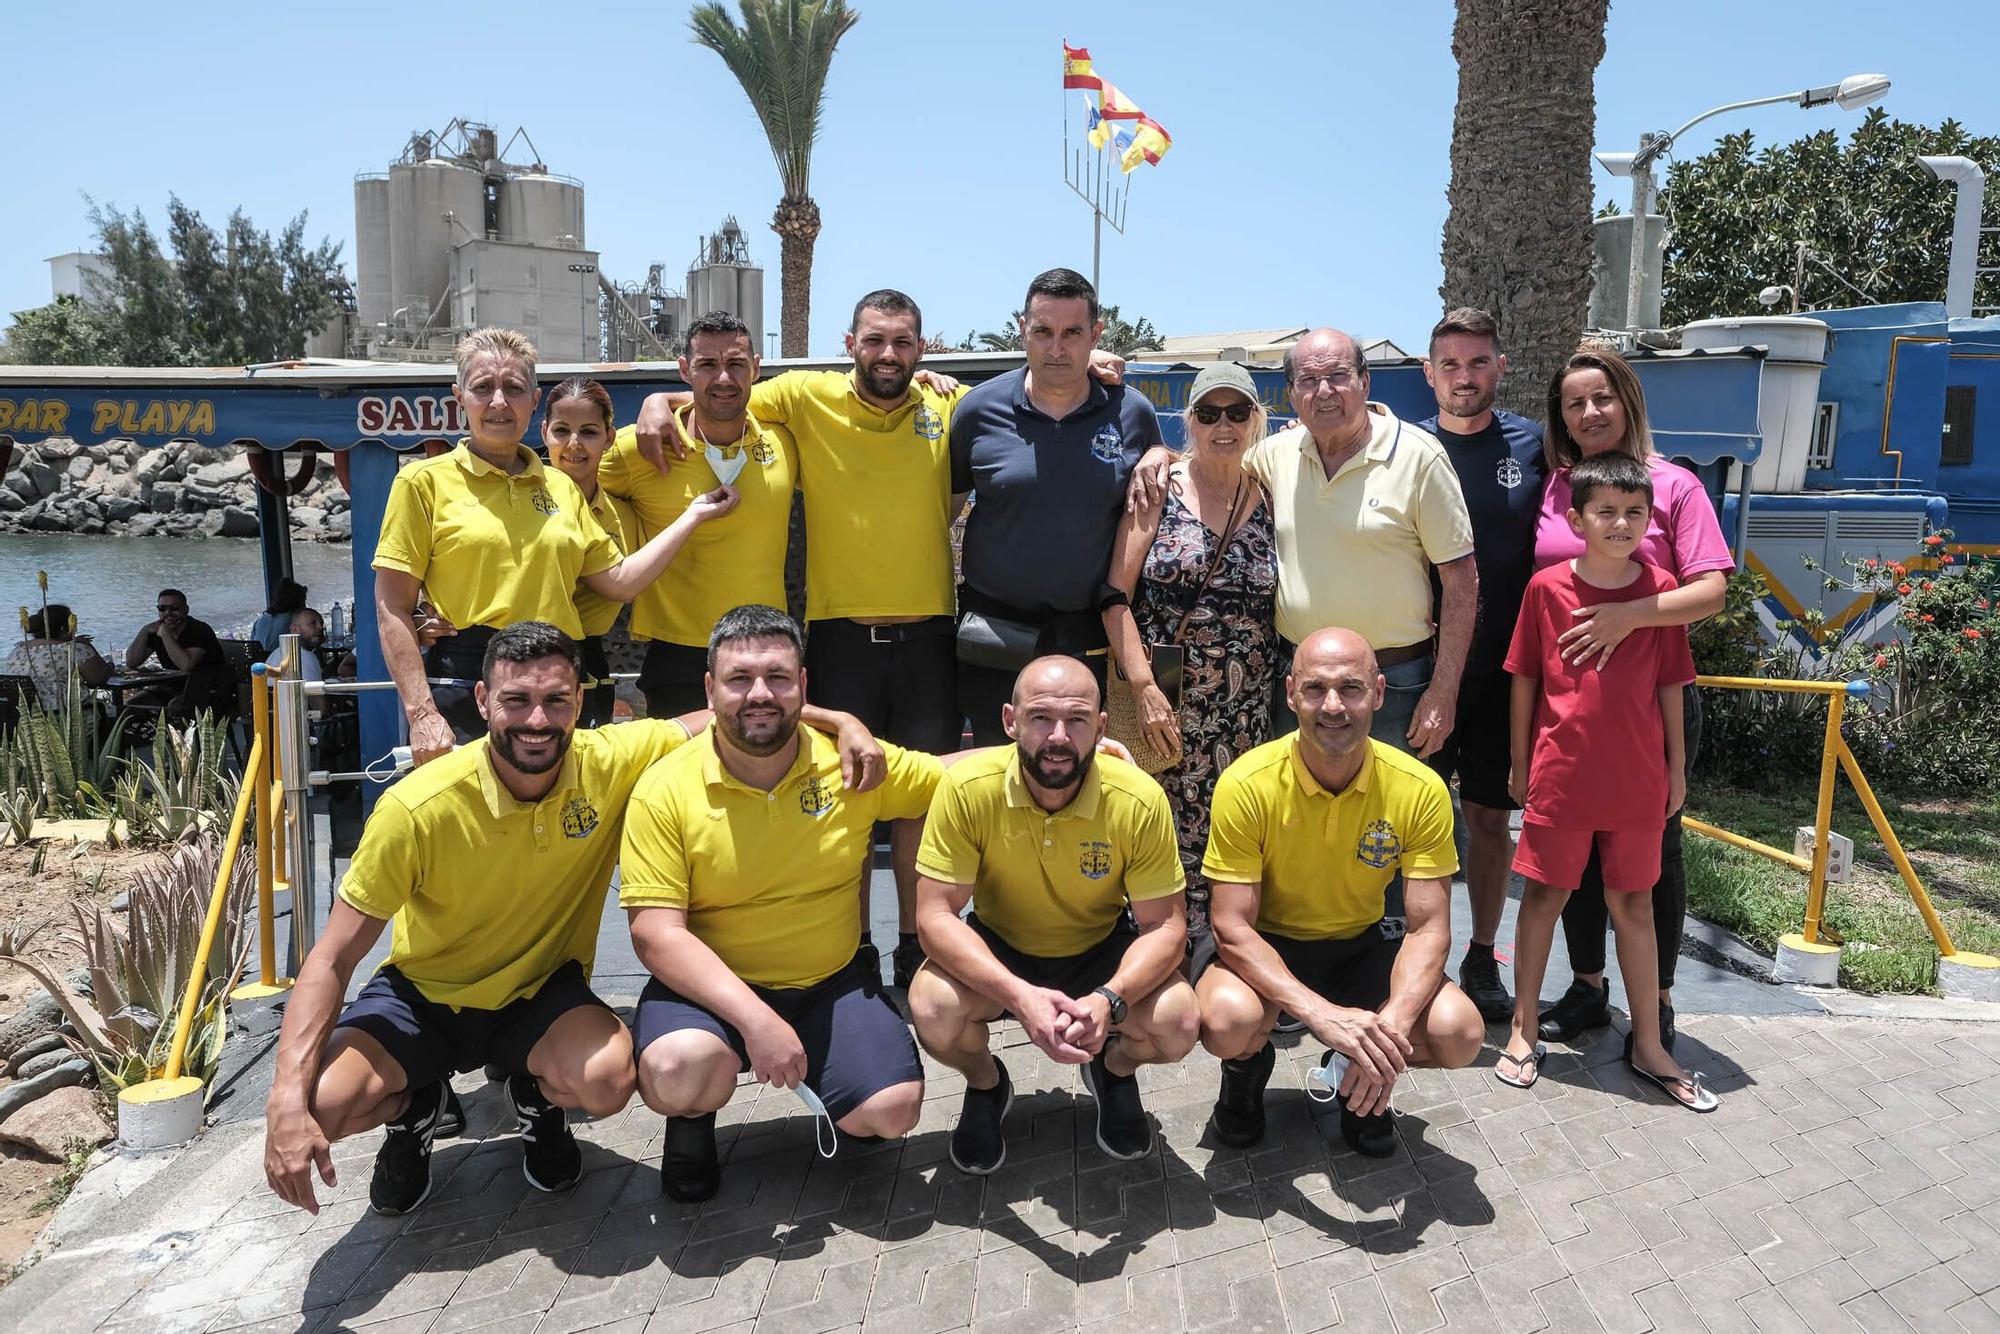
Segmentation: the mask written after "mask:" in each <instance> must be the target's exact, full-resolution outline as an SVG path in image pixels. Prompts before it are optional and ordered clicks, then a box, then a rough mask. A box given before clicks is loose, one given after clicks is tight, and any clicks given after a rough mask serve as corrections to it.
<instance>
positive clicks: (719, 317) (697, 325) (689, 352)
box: [681, 310, 757, 357]
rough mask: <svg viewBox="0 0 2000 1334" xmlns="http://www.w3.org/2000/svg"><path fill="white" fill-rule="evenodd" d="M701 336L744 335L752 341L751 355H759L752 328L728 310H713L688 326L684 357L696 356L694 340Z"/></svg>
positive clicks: (682, 347)
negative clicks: (751, 335) (751, 334)
mask: <svg viewBox="0 0 2000 1334" xmlns="http://www.w3.org/2000/svg"><path fill="white" fill-rule="evenodd" d="M700 334H742V335H743V336H744V337H745V338H748V339H750V355H751V356H753V357H754V356H756V355H757V340H756V339H754V338H750V326H749V325H747V324H745V323H744V322H743V321H742V320H739V319H737V318H736V317H735V316H734V315H731V314H730V313H729V312H728V311H726V310H711V311H709V312H708V314H706V315H704V316H702V317H701V318H700V319H698V320H696V321H694V322H693V323H692V324H690V325H688V327H687V333H686V334H685V335H683V336H682V338H681V355H682V356H684V357H691V356H693V355H694V340H695V338H696V336H697V335H700Z"/></svg>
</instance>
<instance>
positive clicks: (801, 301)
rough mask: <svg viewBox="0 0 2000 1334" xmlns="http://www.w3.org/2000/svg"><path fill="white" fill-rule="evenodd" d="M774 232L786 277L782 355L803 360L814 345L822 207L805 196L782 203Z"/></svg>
mask: <svg viewBox="0 0 2000 1334" xmlns="http://www.w3.org/2000/svg"><path fill="white" fill-rule="evenodd" d="M771 230H772V231H774V232H776V233H777V234H778V238H779V242H780V251H779V256H780V257H779V264H780V265H781V267H782V270H783V274H784V276H783V278H782V279H781V280H780V281H781V282H782V283H783V288H782V290H783V292H784V298H783V300H784V305H783V307H782V313H781V315H780V317H779V326H778V327H779V328H780V329H781V330H782V333H781V334H780V335H779V338H778V347H779V352H780V355H783V356H787V357H803V356H806V355H808V352H807V348H808V346H809V345H810V343H811V329H812V267H813V243H814V242H815V241H817V240H818V239H819V205H818V204H815V203H814V202H813V201H812V199H811V197H810V196H803V195H802V196H799V197H798V198H791V197H789V196H788V197H786V198H784V199H781V200H779V201H778V211H777V212H776V213H775V214H773V215H772V217H771Z"/></svg>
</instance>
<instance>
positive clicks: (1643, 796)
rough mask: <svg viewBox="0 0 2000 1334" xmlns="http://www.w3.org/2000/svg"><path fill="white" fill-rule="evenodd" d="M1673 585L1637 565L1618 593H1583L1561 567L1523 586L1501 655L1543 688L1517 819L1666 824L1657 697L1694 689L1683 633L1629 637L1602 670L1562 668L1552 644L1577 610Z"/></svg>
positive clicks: (1586, 589)
mask: <svg viewBox="0 0 2000 1334" xmlns="http://www.w3.org/2000/svg"><path fill="white" fill-rule="evenodd" d="M1678 586H1679V585H1678V584H1677V583H1676V582H1675V580H1674V577H1673V576H1672V575H1670V574H1668V573H1667V572H1666V571H1665V570H1662V569H1660V568H1659V567H1658V566H1655V565H1647V564H1645V563H1644V562H1639V577H1638V578H1637V579H1634V580H1633V581H1632V582H1631V583H1629V584H1627V585H1626V586H1625V587H1623V588H1598V587H1596V586H1594V585H1592V584H1587V583H1585V582H1584V581H1583V580H1582V579H1580V578H1578V577H1577V574H1576V572H1575V571H1574V570H1572V569H1571V568H1570V563H1569V562H1568V561H1561V562H1558V563H1557V564H1554V565H1550V566H1548V567H1546V568H1544V569H1542V570H1539V571H1537V572H1536V574H1535V577H1534V578H1533V579H1531V580H1529V581H1528V591H1527V594H1526V596H1525V597H1524V598H1523V599H1522V601H1521V618H1520V620H1518V621H1516V622H1515V624H1514V642H1513V644H1512V646H1510V647H1509V648H1508V650H1507V670H1508V671H1510V672H1512V673H1514V674H1515V675H1516V676H1533V677H1539V678H1540V680H1541V690H1540V692H1539V694H1538V697H1537V700H1536V704H1535V725H1534V733H1533V738H1534V748H1533V750H1532V752H1531V753H1530V759H1529V762H1528V805H1527V810H1526V811H1525V812H1524V813H1523V814H1522V817H1521V818H1522V819H1524V820H1530V821H1533V822H1534V823H1536V824H1545V825H1554V824H1563V825H1571V826H1577V827H1583V828H1588V829H1591V830H1600V829H1641V828H1654V829H1657V828H1659V827H1661V826H1662V825H1663V824H1664V823H1665V822H1666V814H1667V763H1666V760H1667V739H1666V729H1665V726H1664V724H1663V720H1662V718H1661V715H1660V704H1659V697H1658V694H1657V692H1658V690H1659V688H1660V687H1661V686H1679V685H1686V684H1687V683H1688V682H1689V681H1692V680H1694V655H1693V654H1692V653H1690V652H1689V651H1688V637H1687V629H1686V627H1684V626H1678V625H1674V626H1650V625H1649V626H1645V627H1642V628H1641V629H1638V630H1634V631H1633V632H1632V633H1631V634H1629V635H1627V636H1626V637H1625V639H1624V641H1623V642H1622V643H1620V644H1619V645H1618V649H1617V651H1616V652H1614V653H1613V654H1612V655H1611V661H1610V662H1608V663H1606V664H1604V667H1603V668H1602V669H1601V670H1600V669H1598V668H1597V667H1594V666H1583V665H1580V664H1577V663H1566V662H1564V661H1563V660H1562V658H1561V657H1560V656H1559V655H1558V652H1557V648H1556V638H1557V637H1558V636H1559V635H1561V634H1562V633H1563V632H1564V631H1565V630H1568V629H1570V628H1571V627H1572V626H1574V625H1575V624H1576V619H1575V618H1574V617H1573V616H1571V615H1570V613H1571V612H1573V611H1575V610H1577V609H1578V608H1579V607H1590V606H1596V605H1598V604H1599V603H1605V602H1631V601H1633V600H1635V599H1637V598H1643V597H1649V596H1651V595H1652V594H1655V593H1664V592H1666V591H1667V590H1669V589H1672V588H1676V587H1678ZM1592 661H1593V662H1594V661H1595V659H1594V658H1593V659H1592Z"/></svg>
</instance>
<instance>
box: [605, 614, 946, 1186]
mask: <svg viewBox="0 0 2000 1334" xmlns="http://www.w3.org/2000/svg"><path fill="white" fill-rule="evenodd" d="M708 659H709V663H710V667H709V671H708V673H707V690H708V696H709V700H710V702H711V704H712V706H713V708H714V710H715V726H714V727H713V728H711V729H710V730H709V731H708V732H707V733H706V734H705V735H703V736H702V737H700V738H698V739H697V740H696V742H695V744H693V745H690V746H687V747H685V748H684V749H682V750H681V751H679V752H678V753H676V754H675V755H672V756H669V757H668V758H667V760H665V761H662V762H661V763H659V764H656V765H654V766H653V768H652V769H651V770H649V771H648V772H647V774H646V776H645V778H644V779H642V780H641V781H640V783H639V787H638V789H637V791H636V792H634V794H633V798H632V808H631V810H630V811H629V812H628V813H627V816H626V825H625V848H624V854H623V859H622V866H621V871H620V877H619V901H620V902H621V903H622V904H623V905H624V907H625V909H626V911H627V912H628V913H629V914H630V915H631V920H632V943H633V946H634V949H635V951H636V952H637V954H638V956H639V960H640V962H641V963H643V964H645V965H646V968H647V970H648V971H649V972H650V973H651V974H652V978H651V980H650V981H648V982H647V984H646V989H645V991H644V992H643V993H642V994H641V996H640V998H639V1008H638V1013H637V1015H636V1016H635V1018H634V1020H633V1031H634V1040H635V1043H636V1046H637V1048H638V1055H639V1095H640V1096H641V1097H642V1098H644V1099H645V1101H646V1105H647V1106H648V1107H651V1108H652V1109H653V1110H654V1111H656V1112H659V1113H660V1114H661V1115H663V1116H665V1117H666V1118H667V1131H666V1142H665V1145H664V1148H663V1150H662V1152H661V1156H660V1188H661V1190H662V1192H663V1193H665V1194H666V1195H667V1196H668V1197H669V1198H671V1199H674V1200H680V1201H692V1200H705V1199H708V1198H710V1197H711V1196H713V1195H714V1194H715V1192H716V1190H717V1189H718V1188H719V1187H720V1185H721V1180H722V1170H721V1165H720V1160H719V1157H718V1154H717V1149H716V1141H715V1114H716V1112H717V1111H719V1110H720V1109H721V1108H722V1107H723V1106H724V1105H725V1104H726V1103H728V1101H729V1100H730V1098H731V1097H732V1096H734V1094H735V1092H736V1080H737V1076H738V1075H739V1074H741V1073H742V1072H744V1071H745V1070H748V1071H750V1072H752V1073H753V1074H755V1076H756V1077H757V1078H758V1079H759V1080H761V1081H763V1082H766V1083H771V1084H776V1085H777V1086H778V1087H780V1088H785V1089H799V1090H803V1092H802V1093H801V1097H802V1098H806V1100H807V1105H808V1107H809V1108H810V1109H811V1110H812V1111H813V1112H814V1113H816V1114H823V1115H824V1116H825V1117H826V1118H827V1119H828V1120H829V1121H831V1122H832V1123H833V1125H834V1127H835V1130H836V1134H835V1144H836V1146H837V1144H838V1132H841V1131H844V1132H846V1133H847V1134H849V1135H856V1136H874V1137H881V1138H894V1137H897V1136H901V1135H905V1134H908V1133H909V1131H910V1129H911V1127H913V1126H914V1125H916V1123H917V1115H918V1113H919V1111H920V1110H921V1108H922V1104H923V1066H922V1064H921V1062H920V1061H919V1060H918V1057H917V1050H916V1046H915V1044H913V1043H912V1042H911V1041H910V1034H909V1030H908V1029H907V1028H906V1027H905V1026H904V1024H903V1020H902V1016H901V1015H899V1014H898V1013H897V1012H896V1008H895V1006H894V1005H892V1004H890V1002H889V1000H888V998H887V996H886V995H885V993H884V992H883V989H882V978H881V973H880V972H879V969H878V967H876V966H874V965H873V964H872V959H871V956H869V955H865V954H864V953H863V952H862V951H861V949H860V943H861V939H862V932H863V926H864V923H863V921H862V914H861V905H862V898H861V892H860V874H861V861H862V855H863V853H864V851H865V850H866V848H867V847H868V844H869V840H870V838H871V836H872V831H873V829H874V826H875V822H876V821H877V820H898V819H910V818H914V817H916V816H919V815H921V814H922V813H923V812H924V810H925V809H926V807H928V805H929V804H930V798H931V792H932V789H933V788H935V787H936V785H937V779H938V774H939V773H940V772H941V768H942V766H941V765H940V763H939V761H938V760H937V758H936V757H934V756H930V755H925V754H921V753H919V752H917V751H910V750H904V749H902V748H901V747H899V746H894V745H885V746H884V747H883V752H884V754H885V756H886V769H887V777H886V779H885V780H884V781H883V783H882V785H881V786H880V787H878V788H876V789H874V790H873V791H870V792H867V793H853V792H842V791H840V790H839V789H838V787H837V784H836V783H835V781H834V780H835V777H836V774H837V767H838V757H837V756H836V755H835V754H834V752H833V750H832V748H831V747H829V746H828V745H826V744H825V742H824V741H823V740H822V739H820V738H819V737H817V736H815V735H814V734H813V733H811V732H809V731H802V730H800V728H799V726H798V723H799V717H800V710H801V708H802V707H803V705H804V701H805V697H806V689H807V676H806V672H805V668H804V645H803V643H802V642H801V636H800V634H799V629H798V626H797V625H796V624H795V623H794V622H793V621H792V619H791V618H790V617H789V616H787V615H785V613H783V612H781V611H779V610H778V609H777V608H775V607H767V606H747V607H738V608H736V609H734V610H732V611H730V612H729V613H728V614H726V615H725V616H723V618H722V619H721V620H720V621H718V622H717V623H716V626H715V630H714V633H713V634H712V635H711V636H710V641H709V650H708ZM808 1095H809V1096H808ZM827 1151H828V1152H829V1153H831V1152H833V1151H835V1150H827Z"/></svg>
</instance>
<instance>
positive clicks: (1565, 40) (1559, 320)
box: [1438, 0, 1608, 416]
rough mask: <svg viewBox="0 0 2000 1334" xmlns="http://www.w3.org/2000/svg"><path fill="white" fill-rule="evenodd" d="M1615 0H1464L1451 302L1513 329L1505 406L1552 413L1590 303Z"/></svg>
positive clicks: (1455, 48)
mask: <svg viewBox="0 0 2000 1334" xmlns="http://www.w3.org/2000/svg"><path fill="white" fill-rule="evenodd" d="M1607 8H1608V5H1607V0H1458V22H1457V24H1456V26H1455V27H1454V28H1453V30H1452V36H1451V50H1452V54H1453V55H1454V56H1456V57H1457V58H1458V109H1457V111H1456V113H1455V114H1454V115H1453V117H1452V126H1451V187H1450V190H1449V191H1448V194H1447V197H1448V199H1449V201H1450V204H1451V212H1450V214H1449V216H1448V217H1447V218H1446V220H1445V225H1444V250H1443V259H1444V285H1443V286H1441V287H1440V288H1439V289H1438V295H1439V296H1441V297H1443V298H1444V304H1445V305H1446V306H1447V307H1449V306H1479V307H1482V308H1484V309H1486V310H1489V311H1491V312H1492V313H1493V315H1494V316H1495V317H1496V318H1497V319H1498V320H1499V321H1500V333H1501V338H1502V340H1503V345H1504V346H1505V348H1506V351H1507V358H1508V361H1509V363H1510V369H1509V372H1508V375H1507V378H1506V379H1505V380H1503V381H1501V383H1500V405H1501V406H1502V407H1504V408H1508V409H1511V410H1512V411H1515V412H1520V413H1523V414H1524V415H1528V416H1539V415H1540V414H1541V412H1542V410H1543V408H1542V403H1543V398H1542V396H1543V394H1544V393H1545V392H1546V391H1547V388H1548V381H1549V376H1550V375H1551V374H1553V373H1554V371H1555V368H1556V367H1557V366H1558V365H1560V364H1561V363H1562V360H1563V358H1565V357H1567V356H1568V355H1569V354H1570V353H1571V352H1572V351H1574V350H1575V348H1576V343H1577V339H1578V338H1579V337H1580V336H1581V335H1582V333H1583V322H1584V314H1585V309H1586V307H1587V306H1588V305H1589V301H1590V246H1591V241H1590V212H1591V210H1590V198H1591V195H1590V147H1591V139H1592V138H1593V136H1594V135H1595V132H1596V128H1597V100H1596V92H1595V78H1596V72H1597V63H1598V61H1600V60H1602V59H1603V58H1604V20H1605V13H1606V10H1607Z"/></svg>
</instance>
